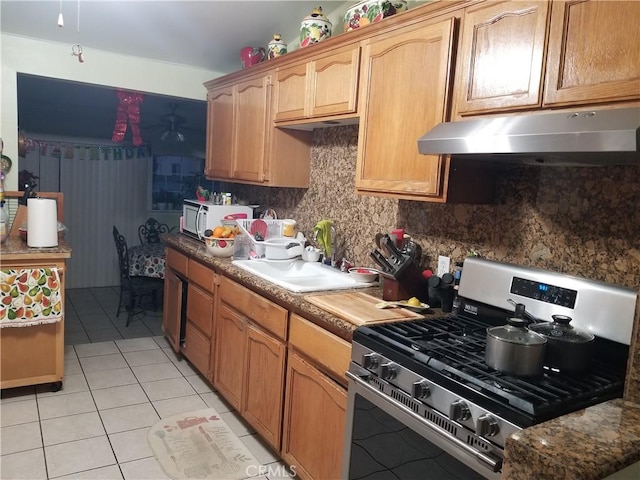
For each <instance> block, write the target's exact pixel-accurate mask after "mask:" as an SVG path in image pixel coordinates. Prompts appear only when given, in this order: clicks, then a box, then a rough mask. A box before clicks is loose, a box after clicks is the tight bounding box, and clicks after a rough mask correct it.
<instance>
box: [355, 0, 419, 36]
mask: <svg viewBox="0 0 640 480" xmlns="http://www.w3.org/2000/svg"><path fill="white" fill-rule="evenodd" d="M405 10H407V2H406V1H404V0H391V1H390V0H363V1H362V2H358V3H356V4H355V5H353V6H352V7H351V8H349V9H348V10H347V13H346V14H345V16H344V31H345V32H349V31H351V30H355V29H356V28H360V27H364V26H366V25H369V24H370V23H376V22H379V21H380V20H382V19H383V18H387V17H390V16H391V15H395V14H396V13H400V12H404V11H405Z"/></svg>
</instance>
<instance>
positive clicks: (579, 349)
mask: <svg viewBox="0 0 640 480" xmlns="http://www.w3.org/2000/svg"><path fill="white" fill-rule="evenodd" d="M551 318H552V319H553V322H540V323H533V324H531V325H529V327H528V328H529V330H531V331H532V332H535V333H539V334H540V335H543V336H544V337H546V339H547V352H546V354H545V362H544V363H545V365H546V366H547V367H549V368H557V369H558V370H560V371H572V372H579V371H583V370H585V369H587V368H588V367H589V364H590V363H591V348H592V346H593V344H594V342H595V336H594V335H593V334H591V333H589V332H586V331H582V330H579V329H577V328H573V326H572V325H569V322H571V317H567V316H565V315H552V316H551Z"/></svg>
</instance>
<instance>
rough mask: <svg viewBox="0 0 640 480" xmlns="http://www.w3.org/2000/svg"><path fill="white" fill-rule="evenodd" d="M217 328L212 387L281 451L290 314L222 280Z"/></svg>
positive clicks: (240, 286) (232, 282) (268, 441)
mask: <svg viewBox="0 0 640 480" xmlns="http://www.w3.org/2000/svg"><path fill="white" fill-rule="evenodd" d="M219 296H220V300H219V302H218V310H217V314H216V322H215V326H214V337H215V347H214V351H213V355H212V363H213V384H214V386H215V387H216V388H217V389H218V391H219V392H220V393H221V394H222V396H223V397H225V399H226V400H227V401H228V402H229V403H230V404H231V405H232V406H233V407H234V408H235V409H236V410H237V411H238V412H239V413H240V415H242V417H243V418H244V419H245V420H246V421H247V422H248V423H249V424H250V425H251V426H252V427H253V428H255V429H256V431H257V432H258V433H259V434H260V435H261V436H262V438H263V439H264V440H265V441H266V442H267V443H268V444H269V445H271V446H272V447H273V448H274V449H275V450H276V451H278V450H280V440H281V431H282V403H283V396H284V375H285V360H286V351H287V348H286V344H285V341H284V338H282V337H284V336H285V335H286V321H287V311H286V310H285V309H283V308H282V307H280V306H279V305H276V304H275V303H273V302H271V301H270V300H268V299H266V298H263V297H261V296H259V295H258V294H256V293H255V292H252V291H251V290H249V289H247V288H246V287H243V286H242V285H239V284H237V283H236V282H234V281H232V280H230V279H228V278H224V277H223V278H222V279H221V282H220V290H219Z"/></svg>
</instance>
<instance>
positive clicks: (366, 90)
mask: <svg viewBox="0 0 640 480" xmlns="http://www.w3.org/2000/svg"><path fill="white" fill-rule="evenodd" d="M454 28H455V20H454V19H453V18H449V19H447V20H443V21H440V22H438V23H431V24H429V23H428V22H420V23H418V24H415V25H413V26H412V27H411V28H409V27H407V28H402V29H397V30H393V31H390V32H388V33H387V34H386V35H381V36H380V37H374V38H372V39H370V40H369V41H368V42H365V45H364V47H363V51H362V62H361V69H360V72H361V74H360V78H361V81H360V92H359V102H360V127H359V135H358V159H357V166H356V190H357V191H358V192H360V193H374V194H382V195H387V194H388V195H393V196H395V197H396V198H408V199H415V200H426V199H430V197H438V196H442V195H443V175H444V172H445V168H444V166H445V162H444V160H443V159H442V158H441V157H439V156H435V155H420V154H419V153H418V145H417V142H418V138H419V137H421V136H422V135H423V134H424V133H425V132H427V131H428V130H430V129H431V128H432V127H433V126H435V125H437V124H438V123H441V122H443V121H446V120H447V102H448V91H449V78H450V71H451V65H452V63H451V62H452V48H453V37H454Z"/></svg>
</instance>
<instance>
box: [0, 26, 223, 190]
mask: <svg viewBox="0 0 640 480" xmlns="http://www.w3.org/2000/svg"><path fill="white" fill-rule="evenodd" d="M84 53H85V57H86V61H85V62H84V63H79V62H78V61H77V60H76V59H75V58H74V57H72V56H71V55H70V46H69V45H68V44H66V43H64V44H63V43H55V42H44V41H39V40H34V39H29V38H23V37H17V36H13V35H7V34H2V35H0V54H1V59H2V75H1V77H0V86H1V87H2V88H1V91H2V93H1V97H0V100H1V101H0V136H1V137H2V139H3V140H4V154H5V155H8V156H9V157H10V158H12V159H17V158H18V139H17V132H18V105H17V73H28V74H31V75H40V76H44V77H51V78H58V79H63V80H73V81H77V82H85V83H91V84H96V85H105V86H110V87H121V88H127V89H131V90H138V91H142V92H149V93H157V94H162V95H170V96H174V97H182V98H190V99H195V100H206V90H205V88H204V87H203V86H202V84H203V83H204V82H205V81H207V80H211V79H212V78H215V77H218V76H220V74H219V73H218V72H214V71H209V70H203V69H198V68H192V67H186V66H183V65H173V64H170V63H165V62H158V61H154V60H147V59H143V58H138V57H129V56H126V55H117V54H113V53H109V52H104V51H100V50H93V49H89V50H87V49H85V52H84ZM142 73H144V74H142ZM17 182H18V172H17V168H15V169H12V170H11V172H10V173H9V175H8V178H7V188H8V189H9V190H17Z"/></svg>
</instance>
